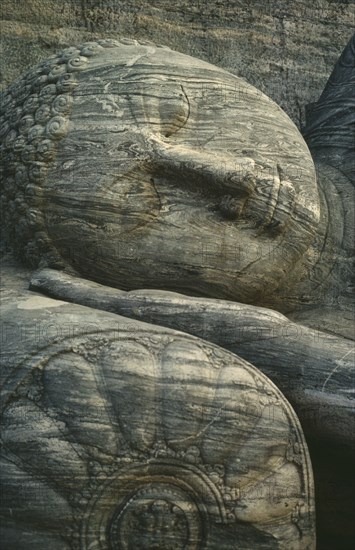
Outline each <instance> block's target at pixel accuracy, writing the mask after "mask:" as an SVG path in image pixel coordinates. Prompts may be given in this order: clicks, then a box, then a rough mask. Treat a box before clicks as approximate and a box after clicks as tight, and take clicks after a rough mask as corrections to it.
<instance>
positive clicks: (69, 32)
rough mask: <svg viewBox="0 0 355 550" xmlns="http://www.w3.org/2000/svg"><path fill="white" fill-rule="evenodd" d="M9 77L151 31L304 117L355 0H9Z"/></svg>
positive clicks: (5, 68) (5, 6)
mask: <svg viewBox="0 0 355 550" xmlns="http://www.w3.org/2000/svg"><path fill="white" fill-rule="evenodd" d="M1 14H2V21H1V32H2V34H1V36H2V78H3V82H4V85H8V84H9V83H10V82H11V81H12V80H13V79H14V78H16V77H17V76H18V75H19V74H20V73H21V72H22V71H24V70H25V69H26V68H27V67H29V66H31V65H33V64H34V63H36V62H38V61H39V60H41V59H44V58H45V57H47V56H48V55H50V54H51V53H55V52H56V51H58V50H59V49H61V48H64V47H66V46H69V45H71V44H74V43H79V42H80V41H84V40H92V39H93V38H98V37H101V38H102V37H103V36H107V37H111V38H117V37H119V36H131V37H134V38H139V39H142V38H146V39H149V40H152V41H154V42H158V43H159V42H160V43H164V44H167V45H169V46H170V47H171V48H173V49H176V50H178V51H181V52H183V53H187V54H190V55H194V56H196V57H200V58H202V59H205V60H206V61H209V62H211V63H215V64H217V65H219V66H221V67H223V68H225V69H227V70H230V71H231V72H233V73H235V74H238V75H240V76H243V77H245V78H246V79H247V80H248V81H249V82H251V83H252V84H254V85H256V86H257V87H258V88H259V89H261V90H263V91H265V92H266V93H267V94H268V95H269V96H270V97H272V98H273V99H274V100H275V101H276V102H277V103H278V104H279V105H281V106H282V107H283V108H284V109H285V110H286V111H287V112H288V114H290V116H291V118H292V119H293V120H294V121H295V122H296V123H297V124H300V123H302V122H304V109H305V105H307V104H308V103H312V102H314V101H316V100H317V99H318V97H319V95H320V93H321V91H322V90H323V87H324V85H325V82H326V80H327V78H328V76H329V74H330V72H331V70H332V67H333V65H334V63H335V62H336V60H337V59H338V57H339V55H340V53H341V51H342V49H343V48H344V46H345V44H346V42H347V41H348V40H349V38H350V36H351V33H352V28H353V24H354V14H355V9H354V4H353V3H352V2H351V1H346V0H345V1H342V2H341V1H331V0H316V1H314V2H311V3H310V2H307V1H306V0H297V1H295V2H286V1H280V0H278V1H276V2H275V1H273V0H267V1H263V0H246V1H245V0H243V1H241V0H233V1H228V2H223V1H222V0H212V1H208V0H196V1H195V2H190V1H188V0H179V1H178V2H173V3H171V2H168V1H167V0H149V1H143V0H127V1H124V2H117V1H116V0H82V1H79V0H63V1H61V2H59V3H58V2H56V1H55V0H30V1H27V0H16V1H15V2H14V1H13V0H3V2H2V6H1Z"/></svg>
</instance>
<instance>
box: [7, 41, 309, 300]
mask: <svg viewBox="0 0 355 550" xmlns="http://www.w3.org/2000/svg"><path fill="white" fill-rule="evenodd" d="M2 104H3V112H2V113H1V117H2V127H1V134H2V139H3V145H2V156H3V158H4V168H3V179H4V190H3V194H4V199H5V200H4V204H5V211H4V215H5V218H6V220H5V222H6V224H7V228H8V230H9V233H10V237H11V238H12V240H13V241H14V242H15V244H16V246H17V248H18V252H19V253H20V254H21V255H22V256H24V257H25V258H26V260H27V261H28V262H30V263H32V265H35V266H37V265H49V266H52V267H59V268H66V269H69V270H74V272H76V273H78V274H80V275H81V276H84V277H87V278H91V279H94V280H96V281H98V282H103V283H106V284H109V285H111V286H116V287H120V288H124V289H130V288H142V287H146V288H147V287H150V288H163V289H169V290H177V291H179V290H180V291H181V290H182V291H183V292H185V293H191V294H202V295H206V296H214V297H220V298H231V299H236V300H239V301H249V302H250V301H251V302H252V301H255V299H257V297H258V296H260V295H263V294H265V293H266V292H270V291H271V290H272V289H273V288H276V287H277V286H278V285H279V284H280V282H281V281H282V280H284V279H285V278H287V276H288V273H289V271H290V270H291V269H292V267H293V266H294V264H295V263H296V262H297V261H298V260H299V259H300V258H301V257H302V255H303V254H304V252H305V251H306V249H307V248H308V247H309V244H310V242H311V241H312V239H313V237H314V234H315V233H316V230H317V225H318V221H319V199H318V191H317V186H316V178H315V172H314V166H313V162H312V158H311V156H310V153H309V151H308V148H307V146H306V144H305V142H304V140H303V138H302V136H301V135H300V133H299V132H298V130H297V128H296V127H295V125H294V124H293V123H292V122H291V120H290V119H289V118H288V116H287V115H286V114H285V113H284V112H283V111H282V110H281V109H280V108H279V107H278V106H277V105H276V104H275V103H274V102H273V101H271V100H270V99H269V98H267V97H266V96H265V95H264V94H262V93H261V92H259V91H258V90H257V89H255V88H254V87H253V86H251V85H249V84H248V83H246V82H245V81H244V80H242V79H240V78H238V77H236V76H234V75H232V74H230V73H228V72H226V71H224V70H222V69H220V68H217V67H215V66H213V65H210V64H208V63H205V62H203V61H200V60H198V59H194V58H192V57H189V56H186V55H183V54H180V53H177V52H174V51H171V50H169V49H168V48H165V47H157V46H154V45H152V44H145V43H138V42H137V41H133V40H122V41H120V42H118V41H112V40H102V41H98V42H97V43H87V44H84V45H81V46H78V47H77V48H68V49H67V50H64V52H62V53H61V54H60V55H58V56H55V57H53V58H51V59H49V60H48V61H46V62H44V63H42V64H40V65H39V66H38V67H36V68H33V69H31V70H30V71H28V73H26V74H25V75H24V76H23V77H21V78H20V79H19V80H17V81H16V82H15V83H14V84H13V85H12V86H11V87H10V88H9V89H8V90H7V91H6V92H5V95H4V98H3V102H2Z"/></svg>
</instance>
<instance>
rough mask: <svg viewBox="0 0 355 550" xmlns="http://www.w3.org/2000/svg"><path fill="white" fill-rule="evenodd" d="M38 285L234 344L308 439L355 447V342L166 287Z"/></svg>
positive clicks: (55, 276) (61, 281)
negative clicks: (131, 288) (290, 410)
mask: <svg viewBox="0 0 355 550" xmlns="http://www.w3.org/2000/svg"><path fill="white" fill-rule="evenodd" d="M30 288H32V289H33V290H35V291H40V292H43V293H45V294H47V295H49V296H51V297H53V298H56V299H61V300H67V301H69V302H72V303H76V304H82V305H85V306H89V307H93V308H95V309H102V310H106V311H110V312H114V313H117V314H119V315H122V316H124V317H130V318H134V319H138V320H141V321H146V322H149V323H154V324H157V325H162V326H166V327H171V328H174V329H177V330H182V331H183V332H187V333H190V334H193V335H195V336H198V337H200V338H203V339H204V340H207V341H210V342H213V343H215V344H218V345H220V346H222V347H223V348H226V349H228V350H230V351H233V352H234V353H236V354H237V355H240V356H241V357H243V358H244V359H247V360H248V361H250V362H251V363H252V364H253V365H255V366H256V367H258V368H259V369H260V370H261V371H262V372H264V374H266V375H267V376H268V377H269V378H270V379H271V380H272V381H273V382H274V383H275V384H276V385H277V387H278V388H279V389H280V390H281V391H282V392H283V393H284V395H285V396H286V397H287V399H288V400H289V401H290V402H291V404H292V405H293V407H294V408H295V410H296V412H297V414H298V416H299V418H300V420H301V422H302V426H303V429H304V430H305V433H306V435H307V436H308V437H309V438H321V439H326V440H327V441H329V442H330V443H331V444H333V445H336V444H341V445H344V446H349V448H350V449H353V450H355V401H354V395H353V394H354V388H353V383H354V360H355V356H354V352H355V349H354V342H353V341H352V340H351V339H350V337H351V336H354V335H353V334H349V339H345V338H342V337H335V336H334V335H330V334H327V333H325V332H322V331H320V330H315V329H311V328H308V327H306V326H303V325H300V324H297V323H294V322H292V321H290V320H289V319H287V317H285V316H284V315H281V314H280V313H278V312H276V311H273V310H269V309H266V308H261V307H255V306H248V305H245V304H240V303H235V302H229V301H225V300H213V299H207V298H193V297H190V296H184V295H182V294H177V293H176V294H174V293H171V292H164V291H159V290H139V291H131V292H122V291H118V292H117V291H116V290H115V289H113V288H109V287H105V286H102V285H98V284H97V283H93V282H91V281H86V280H83V279H79V278H73V277H70V276H68V275H65V274H63V273H61V272H58V271H54V270H43V271H39V272H38V273H35V274H34V275H33V276H32V278H31V286H30Z"/></svg>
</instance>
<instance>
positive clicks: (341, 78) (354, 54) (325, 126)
mask: <svg viewBox="0 0 355 550" xmlns="http://www.w3.org/2000/svg"><path fill="white" fill-rule="evenodd" d="M354 88H355V34H354V35H353V36H352V38H351V39H350V41H349V43H348V45H347V46H346V48H345V49H344V51H343V53H342V55H341V57H340V59H339V60H338V62H337V64H336V66H335V67H334V70H333V72H332V74H331V75H330V78H329V80H328V82H327V85H326V87H325V89H324V91H323V93H322V95H321V97H320V98H319V100H318V101H317V103H315V104H314V105H313V106H312V109H311V112H310V114H309V116H308V118H307V125H306V127H305V129H304V131H303V135H304V136H305V138H306V140H307V143H308V145H309V147H310V149H311V151H312V154H313V156H315V155H316V157H317V158H318V159H321V160H323V161H324V162H326V163H328V164H330V165H331V166H334V167H336V168H337V169H338V170H340V171H342V172H344V174H345V175H346V176H347V177H348V178H349V179H350V180H351V181H352V182H353V184H355V94H354Z"/></svg>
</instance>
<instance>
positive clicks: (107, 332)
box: [1, 288, 315, 550]
mask: <svg viewBox="0 0 355 550" xmlns="http://www.w3.org/2000/svg"><path fill="white" fill-rule="evenodd" d="M2 328H3V330H2V334H3V347H2V348H3V349H2V370H1V378H2V384H1V388H2V390H1V403H2V409H1V410H2V443H3V447H2V453H1V463H2V467H1V475H2V498H1V505H2V536H1V541H2V544H3V545H4V546H3V548H4V549H5V548H6V549H8V550H10V548H16V550H30V549H33V550H42V549H43V550H48V548H51V549H52V548H55V549H57V548H58V549H63V550H64V549H66V548H68V549H69V548H70V549H79V548H80V549H86V550H89V549H90V550H93V549H96V548H97V549H99V548H100V549H109V548H122V549H126V548H127V549H130V550H131V549H132V550H133V549H134V550H136V549H137V548H156V549H160V550H168V549H170V548H171V549H173V548H174V549H181V550H182V549H186V548H189V549H190V548H191V549H195V548H196V549H197V548H209V549H216V548H221V549H231V550H232V549H234V548H236V547H238V548H242V549H245V550H250V548H260V549H265V550H266V549H272V548H275V549H276V548H277V549H283V548H284V549H286V548H290V547H292V548H294V549H299V550H304V549H313V548H315V533H314V495H313V481H312V471H311V464H310V460H309V456H308V452H307V448H306V444H305V440H304V437H303V435H302V430H301V428H300V425H299V421H298V419H297V417H296V415H295V413H294V412H293V410H292V408H291V406H290V405H289V403H288V402H287V401H286V399H285V398H284V397H283V395H282V393H281V392H280V391H279V390H278V389H277V388H276V386H274V384H273V383H272V382H270V381H269V380H268V379H267V378H266V376H264V375H263V374H261V373H260V372H259V371H258V370H257V369H256V368H255V367H253V366H251V365H250V364H248V363H247V362H245V361H244V360H243V359H241V358H238V357H237V356H236V355H234V354H232V353H230V352H227V351H225V350H222V349H221V348H219V347H218V346H214V345H213V344H210V343H207V342H204V341H202V340H200V339H197V338H194V337H192V336H188V335H186V334H183V333H180V332H177V331H173V330H170V329H166V328H163V327H159V326H154V325H151V324H147V323H141V322H138V321H134V320H130V319H127V318H125V317H121V316H117V315H114V314H112V313H107V312H101V311H98V310H94V309H92V308H87V307H82V306H78V305H73V304H69V303H67V302H64V301H58V300H53V299H50V298H47V297H44V296H43V295H40V294H36V293H33V292H28V291H27V292H26V291H19V290H17V291H16V290H12V291H11V289H6V288H5V298H4V299H3V304H2ZM4 336H5V337H4Z"/></svg>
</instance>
